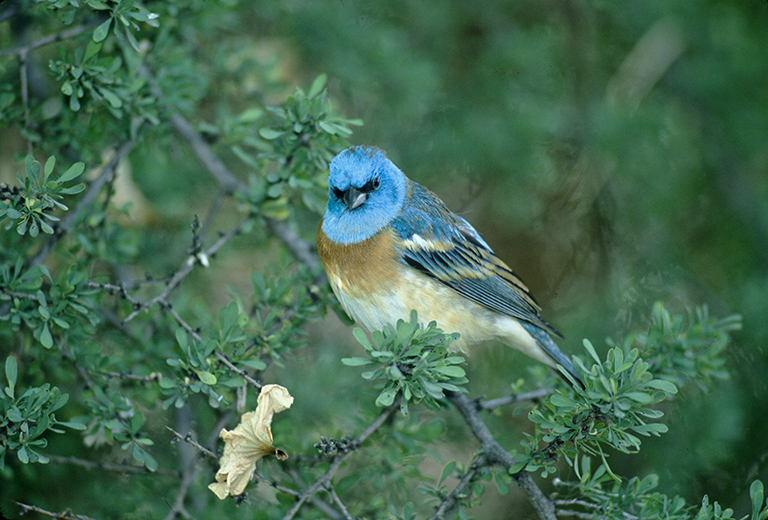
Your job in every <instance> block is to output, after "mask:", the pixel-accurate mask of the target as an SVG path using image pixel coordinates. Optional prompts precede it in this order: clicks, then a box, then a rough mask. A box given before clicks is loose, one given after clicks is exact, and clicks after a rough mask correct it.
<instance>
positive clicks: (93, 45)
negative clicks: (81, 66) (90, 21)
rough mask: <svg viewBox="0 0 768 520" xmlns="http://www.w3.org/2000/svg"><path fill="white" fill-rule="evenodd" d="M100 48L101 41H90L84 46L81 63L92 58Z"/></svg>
mask: <svg viewBox="0 0 768 520" xmlns="http://www.w3.org/2000/svg"><path fill="white" fill-rule="evenodd" d="M100 50H101V43H98V42H94V41H90V42H88V46H87V47H86V48H85V56H84V57H83V63H85V62H86V61H88V60H90V59H91V58H93V57H94V56H95V55H96V54H98V52H99V51H100Z"/></svg>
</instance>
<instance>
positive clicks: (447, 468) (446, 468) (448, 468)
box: [437, 460, 456, 486]
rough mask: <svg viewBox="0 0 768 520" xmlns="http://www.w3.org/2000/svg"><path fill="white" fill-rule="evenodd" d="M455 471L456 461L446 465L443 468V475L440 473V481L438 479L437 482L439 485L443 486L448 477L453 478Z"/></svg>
mask: <svg viewBox="0 0 768 520" xmlns="http://www.w3.org/2000/svg"><path fill="white" fill-rule="evenodd" d="M454 469H456V461H453V460H452V461H451V462H449V463H448V464H446V465H445V466H444V467H443V471H442V473H440V479H438V481H437V485H438V486H439V485H440V484H442V483H443V481H444V480H445V479H447V478H448V477H450V476H451V473H453V470H454Z"/></svg>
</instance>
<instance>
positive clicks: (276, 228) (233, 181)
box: [170, 113, 320, 269]
mask: <svg viewBox="0 0 768 520" xmlns="http://www.w3.org/2000/svg"><path fill="white" fill-rule="evenodd" d="M170 122H171V125H172V126H173V128H174V130H176V133H178V134H179V135H180V136H181V137H182V138H184V140H185V141H187V143H188V144H189V146H190V148H192V151H193V152H194V153H195V155H197V158H198V159H200V162H201V163H203V166H204V167H205V169H206V170H208V173H210V174H211V177H213V178H214V180H215V181H216V183H217V184H218V185H219V188H221V189H222V191H224V192H225V193H227V194H228V195H232V194H234V193H235V192H237V191H245V190H246V189H247V188H248V186H246V184H245V183H244V182H243V181H241V180H240V179H238V178H237V177H236V176H235V175H234V174H233V173H232V172H230V171H229V169H228V168H227V167H226V166H225V165H224V163H223V162H222V161H221V159H219V158H218V156H217V155H216V154H215V153H214V151H213V149H212V148H211V147H210V146H209V145H208V143H206V142H205V140H204V139H203V138H202V137H200V134H199V133H198V132H197V130H195V129H194V127H192V125H191V124H190V123H189V121H187V120H186V119H185V118H184V116H182V115H181V114H178V113H176V114H173V115H172V116H171V118H170ZM265 220H266V222H267V226H269V230H270V231H271V232H272V234H274V235H275V236H276V237H277V238H279V239H280V241H281V242H282V243H283V244H284V245H285V247H286V248H287V249H288V251H290V253H291V254H292V255H293V256H294V258H296V259H297V260H298V261H299V262H301V263H303V264H305V265H306V266H307V267H309V268H310V269H314V268H316V267H317V266H318V265H319V263H320V262H319V260H318V258H317V255H316V254H315V253H314V252H313V247H312V243H311V242H309V241H307V240H304V239H303V238H301V237H299V236H298V235H297V234H296V233H294V232H293V231H291V230H290V229H289V228H288V226H287V225H286V224H285V222H282V221H279V220H275V219H272V218H268V217H265Z"/></svg>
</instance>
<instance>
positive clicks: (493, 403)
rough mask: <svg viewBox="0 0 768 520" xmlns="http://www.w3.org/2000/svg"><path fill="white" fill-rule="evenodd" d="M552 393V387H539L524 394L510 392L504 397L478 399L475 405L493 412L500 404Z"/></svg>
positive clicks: (528, 399)
mask: <svg viewBox="0 0 768 520" xmlns="http://www.w3.org/2000/svg"><path fill="white" fill-rule="evenodd" d="M552 393H554V389H552V388H541V389H539V390H534V391H533V392H528V393H525V394H512V395H508V396H506V397H499V398H496V399H490V400H488V401H480V402H478V403H477V407H478V409H479V410H488V411H490V412H493V411H494V410H495V409H496V408H498V407H500V406H506V405H510V404H514V403H519V402H520V401H535V400H537V399H542V398H544V397H547V396H548V395H549V394H552Z"/></svg>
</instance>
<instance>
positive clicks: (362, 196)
mask: <svg viewBox="0 0 768 520" xmlns="http://www.w3.org/2000/svg"><path fill="white" fill-rule="evenodd" d="M366 200H368V194H367V193H365V192H364V191H360V190H358V189H357V188H355V187H354V186H350V187H349V188H348V189H347V190H346V191H345V192H344V195H342V197H341V201H342V202H343V203H344V205H345V206H346V207H347V208H349V209H350V210H353V209H355V208H356V207H358V206H360V205H361V204H363V203H364V202H365V201H366Z"/></svg>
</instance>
